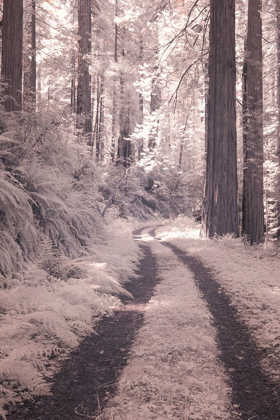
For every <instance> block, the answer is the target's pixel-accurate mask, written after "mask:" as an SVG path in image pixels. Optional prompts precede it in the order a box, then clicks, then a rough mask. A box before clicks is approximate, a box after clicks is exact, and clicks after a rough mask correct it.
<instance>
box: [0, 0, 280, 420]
mask: <svg viewBox="0 0 280 420" xmlns="http://www.w3.org/2000/svg"><path fill="white" fill-rule="evenodd" d="M0 21H1V28H0V29H1V39H0V43H1V51H2V54H1V102H0V232H1V236H0V322H1V327H0V415H2V417H3V419H7V418H8V417H7V415H8V414H9V410H10V409H9V408H8V407H9V406H10V404H12V405H13V404H18V403H20V402H21V401H23V400H25V399H30V398H32V396H33V395H41V394H45V393H48V391H49V384H48V380H49V378H51V377H52V376H53V374H54V371H55V369H56V367H57V366H58V365H59V363H60V362H61V360H63V359H64V358H65V357H66V355H67V354H69V352H70V351H71V350H73V349H75V348H77V346H79V344H80V343H81V340H82V339H83V338H84V337H86V336H87V335H88V334H91V333H92V331H93V328H94V325H95V323H97V321H98V320H99V319H100V318H102V317H103V316H104V315H105V314H112V311H113V310H114V308H116V307H117V306H118V305H119V297H118V295H119V294H123V295H126V296H129V295H130V292H129V291H127V289H126V286H125V283H126V282H127V280H128V279H129V278H131V277H135V276H136V275H135V270H136V269H137V266H138V265H139V261H140V260H141V258H142V257H143V253H142V251H141V249H140V248H139V247H138V246H137V244H136V243H135V241H134V240H133V231H134V229H135V228H139V226H144V225H145V224H146V225H147V226H148V225H149V226H151V225H153V226H158V225H161V224H166V223H169V222H170V221H172V220H173V221H174V220H175V219H176V220H177V222H176V223H179V224H180V226H181V228H182V229H185V227H183V224H182V223H183V222H182V221H183V220H186V219H185V218H190V219H195V222H196V223H199V225H198V229H199V235H200V236H199V237H200V238H202V239H205V240H207V239H211V241H213V242H214V241H217V240H218V239H220V240H221V241H225V243H228V242H227V241H229V242H230V241H237V242H234V243H238V246H241V244H242V246H244V247H246V249H247V250H248V251H246V252H248V253H250V252H257V253H258V252H259V251H258V250H259V249H260V248H258V247H266V249H270V250H271V251H270V252H271V253H272V254H273V255H277V252H278V249H279V239H280V2H279V1H278V0H236V1H235V0H223V1H217V0H210V3H209V0H154V1H152V2H151V1H148V0H107V1H105V0H1V1H0ZM188 220H189V219H188ZM188 223H190V222H186V226H187V225H188ZM230 243H231V242H230ZM232 246H233V247H234V245H232ZM210 247H211V245H209V249H210ZM262 249H264V248H262ZM221 252H222V251H221ZM250 255H251V254H250ZM257 255H259V254H257ZM205 258H206V257H205ZM213 258H214V257H213ZM257 258H258V257H257ZM217 264H218V263H217ZM93 320H94V322H93ZM50 360H54V362H52V363H51V368H49V369H48V368H46V366H49V363H50ZM223 415H224V414H222V415H221V416H222V417H221V418H225V417H223ZM73 418H74V417H73ZM91 418H93V417H91ZM147 418H150V417H147ZM162 418H163V417H162ZM169 418H173V417H169ZM180 418H183V417H180ZM186 418H190V419H192V418H201V419H202V418H204V417H191V415H189V417H186ZM205 418H206V417H205ZM209 418H213V419H214V417H209ZM215 418H216V417H215ZM217 418H220V417H217ZM252 418H253V417H252ZM143 420H144V419H143Z"/></svg>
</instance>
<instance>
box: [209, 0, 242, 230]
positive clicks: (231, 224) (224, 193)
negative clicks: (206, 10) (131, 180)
mask: <svg viewBox="0 0 280 420" xmlns="http://www.w3.org/2000/svg"><path fill="white" fill-rule="evenodd" d="M235 84H236V70H235V1H234V0H225V1H223V2H217V1H214V0H211V1H210V53H209V94H208V107H207V109H208V118H207V121H208V127H207V158H206V161H207V167H206V184H205V197H204V204H203V225H204V228H205V231H206V233H207V235H208V236H210V237H213V236H214V235H224V234H226V233H234V234H235V235H236V236H237V235H238V233H239V229H238V210H237V161H236V110H235V101H236V87H235Z"/></svg>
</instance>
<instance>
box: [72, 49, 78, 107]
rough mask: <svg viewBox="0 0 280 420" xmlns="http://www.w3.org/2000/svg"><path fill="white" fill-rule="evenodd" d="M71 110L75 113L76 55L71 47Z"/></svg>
mask: <svg viewBox="0 0 280 420" xmlns="http://www.w3.org/2000/svg"><path fill="white" fill-rule="evenodd" d="M71 72H72V74H71V112H72V114H75V113H76V111H77V109H76V55H75V50H74V48H73V50H72V54H71Z"/></svg>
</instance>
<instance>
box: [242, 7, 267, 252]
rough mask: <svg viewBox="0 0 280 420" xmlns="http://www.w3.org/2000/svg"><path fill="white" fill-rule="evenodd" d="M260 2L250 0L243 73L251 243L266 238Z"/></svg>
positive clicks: (245, 221) (245, 227) (246, 229)
mask: <svg viewBox="0 0 280 420" xmlns="http://www.w3.org/2000/svg"><path fill="white" fill-rule="evenodd" d="M261 8H262V2H261V0H249V3H248V30H247V31H248V32H247V41H246V48H245V63H244V71H243V122H244V131H243V141H244V178H243V204H242V210H243V217H242V231H243V234H244V235H246V236H247V237H248V239H249V241H250V242H251V244H253V243H259V242H261V241H262V240H263V237H264V204H263V81H262V77H263V75H262V20H261Z"/></svg>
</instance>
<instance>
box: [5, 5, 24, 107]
mask: <svg viewBox="0 0 280 420" xmlns="http://www.w3.org/2000/svg"><path fill="white" fill-rule="evenodd" d="M22 38H23V0H5V1H4V7H3V29H2V78H3V81H4V82H5V83H6V84H7V86H6V87H5V91H4V94H5V100H4V106H5V109H6V111H8V112H9V111H19V110H21V109H22V43H23V41H22Z"/></svg>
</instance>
